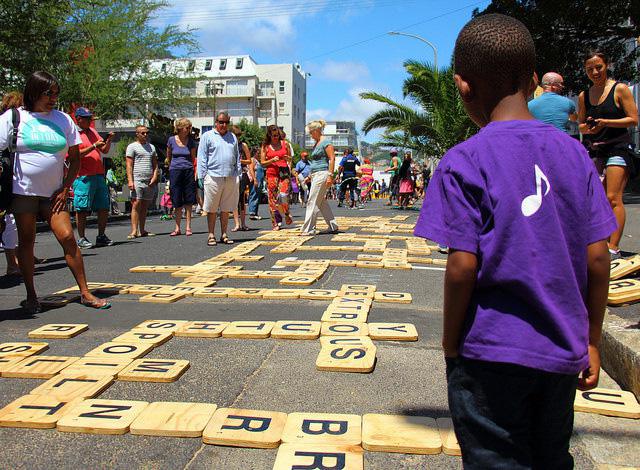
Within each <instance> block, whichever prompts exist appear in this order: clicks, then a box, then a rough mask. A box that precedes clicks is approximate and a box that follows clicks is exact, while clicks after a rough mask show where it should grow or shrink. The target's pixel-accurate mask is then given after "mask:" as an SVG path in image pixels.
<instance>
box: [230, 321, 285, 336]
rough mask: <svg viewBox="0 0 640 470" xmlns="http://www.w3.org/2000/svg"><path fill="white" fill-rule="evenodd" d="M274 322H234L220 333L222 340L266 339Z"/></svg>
mask: <svg viewBox="0 0 640 470" xmlns="http://www.w3.org/2000/svg"><path fill="white" fill-rule="evenodd" d="M274 325H275V322H272V321H234V322H231V323H230V324H229V326H227V327H226V328H225V329H224V331H223V332H222V337H223V338H245V339H263V338H268V337H269V334H270V333H271V330H272V329H273V327H274Z"/></svg>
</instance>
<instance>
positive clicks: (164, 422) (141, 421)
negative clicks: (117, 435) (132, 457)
mask: <svg viewBox="0 0 640 470" xmlns="http://www.w3.org/2000/svg"><path fill="white" fill-rule="evenodd" d="M215 410H216V405H214V404H212V403H179V402H154V403H150V404H149V406H147V407H146V408H145V409H144V410H143V411H142V413H140V414H139V415H138V417H137V418H136V419H135V420H134V421H133V422H132V423H131V425H130V426H129V432H130V433H131V434H141V435H145V436H171V437H200V436H201V435H202V431H203V429H204V428H205V426H206V425H207V423H208V422H209V420H210V419H211V416H213V412H214V411H215Z"/></svg>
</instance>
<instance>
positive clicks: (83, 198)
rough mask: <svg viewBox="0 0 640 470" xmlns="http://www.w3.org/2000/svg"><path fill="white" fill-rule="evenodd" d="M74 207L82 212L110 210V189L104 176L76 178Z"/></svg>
mask: <svg viewBox="0 0 640 470" xmlns="http://www.w3.org/2000/svg"><path fill="white" fill-rule="evenodd" d="M73 207H75V209H76V210H77V211H80V212H91V211H92V210H93V211H99V210H108V209H109V207H110V200H109V188H107V183H106V181H105V179H104V176H103V175H88V176H78V177H77V178H76V180H75V181H74V182H73Z"/></svg>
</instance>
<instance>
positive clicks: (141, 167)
mask: <svg viewBox="0 0 640 470" xmlns="http://www.w3.org/2000/svg"><path fill="white" fill-rule="evenodd" d="M148 135H149V129H148V128H147V127H146V126H137V127H136V141H135V142H132V143H131V144H129V145H128V146H127V151H126V157H127V180H128V186H129V189H130V190H131V233H130V234H129V235H128V236H127V238H129V239H131V238H137V237H148V236H153V234H152V233H149V232H147V231H146V230H145V229H144V224H145V222H146V220H147V209H148V208H149V204H150V203H151V201H152V200H153V197H154V195H155V191H154V189H155V185H156V183H157V182H158V171H157V169H158V156H157V154H156V148H155V147H154V146H153V145H151V144H150V143H149V142H148Z"/></svg>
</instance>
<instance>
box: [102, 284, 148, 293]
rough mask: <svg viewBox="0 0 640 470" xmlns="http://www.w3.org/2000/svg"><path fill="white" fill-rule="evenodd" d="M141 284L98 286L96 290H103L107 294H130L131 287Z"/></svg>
mask: <svg viewBox="0 0 640 470" xmlns="http://www.w3.org/2000/svg"><path fill="white" fill-rule="evenodd" d="M138 285H139V284H112V285H111V286H109V287H105V288H98V289H96V292H103V293H105V294H128V293H129V289H132V288H135V287H137V286H138Z"/></svg>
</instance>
